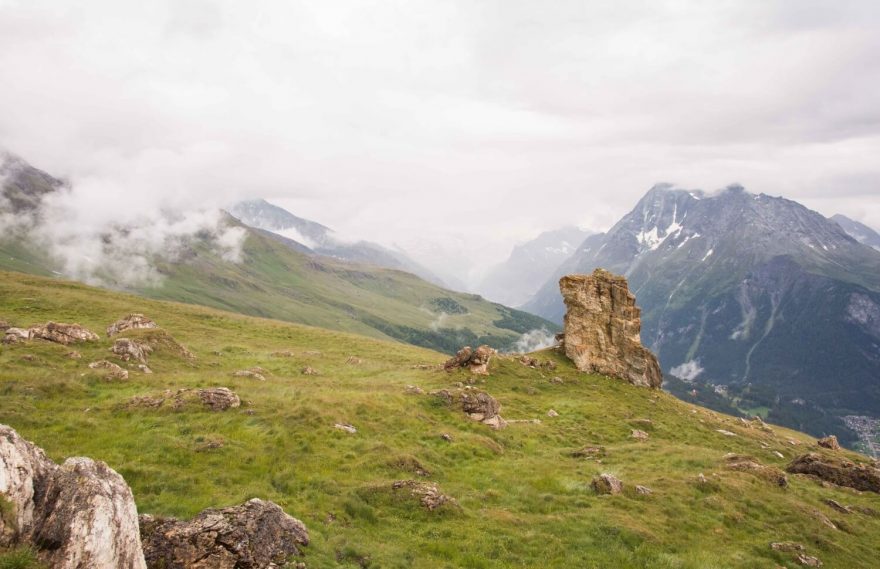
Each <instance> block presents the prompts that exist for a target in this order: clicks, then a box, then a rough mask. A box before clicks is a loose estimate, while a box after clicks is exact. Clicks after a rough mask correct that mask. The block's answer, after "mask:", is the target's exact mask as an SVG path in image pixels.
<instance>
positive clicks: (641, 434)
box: [630, 429, 649, 441]
mask: <svg viewBox="0 0 880 569" xmlns="http://www.w3.org/2000/svg"><path fill="white" fill-rule="evenodd" d="M648 436H649V435H648V433H646V432H645V431H643V430H641V429H633V430H632V433H630V438H633V439H635V440H637V441H646V440H648Z"/></svg>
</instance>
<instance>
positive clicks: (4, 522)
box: [0, 425, 146, 569]
mask: <svg viewBox="0 0 880 569" xmlns="http://www.w3.org/2000/svg"><path fill="white" fill-rule="evenodd" d="M0 496H2V498H3V499H4V500H5V501H6V502H8V503H9V504H10V505H11V513H10V514H9V515H6V516H0V546H10V545H16V544H30V545H33V546H36V547H37V548H38V550H39V556H40V558H41V560H42V561H43V562H44V563H46V564H47V565H48V566H50V567H53V568H54V569H86V568H88V569H118V568H124V569H146V563H145V562H144V556H143V552H142V550H141V541H140V535H139V531H138V518H137V509H136V508H135V503H134V498H133V497H132V494H131V489H130V488H129V487H128V485H127V484H126V483H125V480H123V479H122V477H121V476H120V475H119V474H117V473H116V472H115V471H114V470H113V469H111V468H110V467H109V466H107V465H106V464H104V463H103V462H97V461H94V460H92V459H90V458H69V459H67V460H66V461H65V462H64V464H62V465H61V466H58V465H57V464H55V463H54V462H52V461H51V460H49V459H48V458H47V457H46V454H45V453H44V452H43V450H42V449H40V448H38V447H36V446H35V445H33V444H31V443H29V442H28V441H25V440H24V439H22V438H21V437H20V436H19V435H18V433H16V432H15V431H14V430H13V429H12V428H10V427H7V426H5V425H0Z"/></svg>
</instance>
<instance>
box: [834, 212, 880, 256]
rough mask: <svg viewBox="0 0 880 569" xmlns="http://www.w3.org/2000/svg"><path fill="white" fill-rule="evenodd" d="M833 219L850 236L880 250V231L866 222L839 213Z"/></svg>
mask: <svg viewBox="0 0 880 569" xmlns="http://www.w3.org/2000/svg"><path fill="white" fill-rule="evenodd" d="M831 219H832V220H833V221H836V222H837V224H838V225H839V226H841V227H842V228H843V230H844V231H846V232H847V233H848V234H849V236H850V237H852V238H853V239H855V240H856V241H858V242H859V243H861V244H862V245H867V246H869V247H873V248H874V249H878V250H880V233H877V232H876V231H874V230H873V229H871V228H870V227H868V226H867V225H865V224H864V223H860V222H858V221H856V220H854V219H850V218H848V217H846V216H845V215H841V214H839V213H838V214H837V215H833V216H831Z"/></svg>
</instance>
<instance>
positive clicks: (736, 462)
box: [724, 453, 788, 488]
mask: <svg viewBox="0 0 880 569" xmlns="http://www.w3.org/2000/svg"><path fill="white" fill-rule="evenodd" d="M724 458H725V461H726V466H727V468H728V469H730V470H735V471H737V472H748V473H750V474H753V475H755V476H757V477H759V478H763V479H764V480H767V481H768V482H772V483H773V484H775V485H776V486H779V487H780V488H785V487H787V486H788V477H787V476H785V473H784V472H782V471H781V470H779V469H778V468H776V467H773V466H766V465H764V464H761V463H760V462H758V461H757V460H755V459H754V458H752V457H750V456H743V455H738V454H733V453H731V454H728V455H726V456H725V457H724Z"/></svg>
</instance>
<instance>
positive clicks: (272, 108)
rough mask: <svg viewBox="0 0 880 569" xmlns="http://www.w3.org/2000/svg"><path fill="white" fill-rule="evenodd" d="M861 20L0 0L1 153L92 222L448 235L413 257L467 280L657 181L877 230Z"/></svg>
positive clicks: (727, 6)
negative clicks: (234, 212)
mask: <svg viewBox="0 0 880 569" xmlns="http://www.w3.org/2000/svg"><path fill="white" fill-rule="evenodd" d="M878 21H880V10H877V4H876V2H875V1H874V0H853V1H852V2H847V3H845V4H844V5H841V4H840V3H836V4H831V3H827V2H824V1H819V0H803V1H799V2H796V3H786V2H742V1H733V0H730V1H721V2H711V3H706V2H697V1H690V2H688V1H680V0H675V1H673V0H667V1H650V2H649V1H647V0H634V1H632V2H625V3H620V2H615V3H608V2H598V1H593V2H591V1H583V0H568V1H565V0H563V1H559V2H552V3H542V4H538V3H536V2H534V1H526V0H518V1H517V0H504V1H501V0H494V1H486V2H464V1H449V2H441V1H439V0H437V1H431V0H428V1H425V2H418V3H406V2H370V1H367V2H363V1H357V2H355V1H340V2H322V1H319V0H306V1H299V2H280V1H277V2H261V3H259V4H256V5H255V4H248V3H242V2H233V1H231V0H229V1H221V2H208V1H204V0H157V1H155V2H146V3H144V2H131V1H119V0H94V1H90V2H80V3H59V2H56V1H52V0H26V1H25V0H6V1H5V2H0V81H2V83H3V85H4V88H3V89H0V145H2V146H5V147H7V148H9V149H10V150H12V151H13V152H16V153H17V154H20V155H22V156H23V157H24V158H26V159H28V160H29V161H30V162H32V163H33V164H35V165H37V166H39V167H41V168H43V169H46V170H47V171H49V172H51V173H53V174H55V175H57V176H64V177H67V178H69V179H70V180H71V182H72V183H73V186H74V188H76V190H75V191H76V192H77V194H79V192H84V193H83V194H82V195H83V196H85V197H84V198H83V201H84V203H93V201H94V200H93V198H94V194H93V193H92V192H97V193H98V194H99V195H100V203H99V206H100V209H101V210H102V211H99V212H98V213H99V214H100V215H103V211H104V210H111V211H114V212H116V213H118V214H119V215H122V216H124V217H126V218H134V219H137V215H134V213H135V212H139V211H143V210H149V211H158V210H164V209H168V208H171V209H173V210H176V211H179V210H180V208H184V207H186V208H194V209H199V210H203V209H210V208H211V207H216V206H221V205H224V204H225V203H229V202H230V201H232V200H235V199H238V198H244V197H255V196H262V197H267V198H270V199H272V200H273V201H275V202H277V203H279V204H280V205H283V206H285V207H288V208H289V209H291V211H293V212H294V213H296V214H298V215H301V216H303V217H307V218H311V219H315V220H317V221H320V222H322V223H325V224H327V225H329V226H330V227H333V228H334V229H336V230H337V231H339V232H340V233H341V234H344V235H361V236H364V237H366V238H369V239H371V240H376V241H380V242H383V243H385V244H392V243H398V244H400V245H401V246H402V247H404V248H406V249H414V250H421V249H426V248H427V247H426V246H425V241H426V240H430V241H437V242H439V243H441V245H442V244H444V243H446V244H450V245H449V247H446V250H445V252H444V254H442V255H425V256H423V257H422V258H421V260H422V261H423V262H424V263H425V264H427V265H429V267H430V266H431V265H432V264H433V260H434V259H444V258H446V257H449V258H450V260H449V261H448V262H447V261H444V262H443V263H442V264H443V266H444V269H445V270H444V272H449V270H454V271H455V272H458V273H460V274H462V275H463V278H469V279H470V280H474V279H476V278H477V277H478V275H479V273H480V272H481V270H482V267H484V266H486V265H491V264H493V263H494V262H496V261H500V260H502V259H503V258H504V257H505V256H506V255H507V253H509V251H510V248H511V246H512V245H513V243H515V242H516V241H518V240H521V239H523V238H528V237H531V236H534V235H536V234H537V233H539V232H540V231H541V230H545V229H550V228H555V227H559V226H562V225H566V224H572V223H574V224H579V225H583V226H587V227H590V228H593V229H597V230H604V229H607V228H608V227H609V226H610V225H611V224H613V222H615V221H616V220H617V219H618V218H619V217H621V216H622V215H623V214H624V213H626V211H628V210H629V209H630V208H631V207H632V206H633V204H635V202H636V201H637V199H638V198H639V197H640V196H641V195H642V194H643V193H644V192H645V191H646V190H647V189H648V188H649V187H651V185H653V183H654V182H657V181H662V180H670V181H674V182H677V183H679V184H682V185H684V186H686V187H703V188H705V189H712V188H716V187H722V186H724V185H726V184H728V183H729V182H732V181H738V182H740V183H742V184H743V185H745V186H746V187H747V188H748V189H749V190H751V191H753V192H765V193H769V194H773V195H779V194H783V195H785V196H786V197H789V198H792V199H799V200H803V201H804V202H805V203H806V204H807V205H810V206H812V207H816V208H819V209H820V211H822V213H825V214H827V215H831V214H833V213H837V212H838V211H839V212H841V213H844V214H847V215H849V216H851V217H854V218H858V219H860V220H862V221H865V222H867V223H869V224H871V225H874V226H875V227H880V205H877V204H876V203H875V202H877V200H871V199H869V198H870V197H872V196H876V192H877V191H878V190H877V189H878V188H880V163H878V162H877V160H876V156H877V155H878V151H880V110H878V107H877V105H876V101H875V98H876V97H875V96H874V94H875V93H876V92H877V88H878V87H880V65H878V63H877V61H878V60H877V58H876V55H875V54H876V53H878V51H880V34H878V33H877V32H878V27H880V26H878ZM82 188H85V189H82ZM77 199H79V198H77ZM80 213H81V215H82V217H83V218H84V220H85V221H86V222H90V221H94V220H92V219H91V218H92V214H91V212H89V211H82V212H80ZM130 214H131V215H130ZM462 244H464V245H465V246H462Z"/></svg>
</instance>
